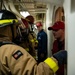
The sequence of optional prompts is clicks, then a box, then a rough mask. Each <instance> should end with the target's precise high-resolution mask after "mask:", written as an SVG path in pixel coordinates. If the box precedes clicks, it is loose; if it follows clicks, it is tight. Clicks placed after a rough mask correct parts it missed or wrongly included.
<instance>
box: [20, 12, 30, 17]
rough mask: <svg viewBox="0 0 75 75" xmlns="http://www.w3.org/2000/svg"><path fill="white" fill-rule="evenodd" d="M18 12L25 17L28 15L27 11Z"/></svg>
mask: <svg viewBox="0 0 75 75" xmlns="http://www.w3.org/2000/svg"><path fill="white" fill-rule="evenodd" d="M20 14H21V15H22V16H24V17H27V16H28V15H30V14H29V12H27V11H21V12H20Z"/></svg>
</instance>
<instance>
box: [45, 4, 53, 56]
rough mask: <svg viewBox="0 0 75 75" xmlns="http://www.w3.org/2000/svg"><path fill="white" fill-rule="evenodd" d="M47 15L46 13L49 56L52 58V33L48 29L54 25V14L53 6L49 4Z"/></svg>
mask: <svg viewBox="0 0 75 75" xmlns="http://www.w3.org/2000/svg"><path fill="white" fill-rule="evenodd" d="M47 8H48V10H47V13H46V30H47V35H48V56H51V49H52V40H51V39H52V32H51V31H49V30H48V27H49V26H51V25H52V14H53V4H50V3H49V4H47Z"/></svg>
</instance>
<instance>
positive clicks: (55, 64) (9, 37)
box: [0, 10, 67, 75]
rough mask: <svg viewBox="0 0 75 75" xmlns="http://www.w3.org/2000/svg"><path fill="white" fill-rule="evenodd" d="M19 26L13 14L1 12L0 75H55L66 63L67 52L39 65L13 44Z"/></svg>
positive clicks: (6, 11) (60, 53) (62, 52)
mask: <svg viewBox="0 0 75 75" xmlns="http://www.w3.org/2000/svg"><path fill="white" fill-rule="evenodd" d="M18 25H19V24H18V20H17V18H16V16H15V15H14V14H13V13H12V12H10V11H8V10H0V75H53V74H54V73H55V72H56V71H57V70H58V68H59V65H61V64H65V63H66V59H67V52H66V51H65V50H63V51H60V52H58V53H56V54H54V55H53V56H52V57H49V58H47V59H46V60H45V61H44V62H41V63H39V65H37V62H36V61H35V59H34V58H33V57H32V56H31V55H30V54H29V53H28V52H27V51H26V50H25V49H24V48H22V47H20V46H18V45H16V44H15V43H13V42H12V41H13V40H14V38H15V37H16V34H17V32H16V26H18Z"/></svg>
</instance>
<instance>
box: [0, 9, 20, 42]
mask: <svg viewBox="0 0 75 75" xmlns="http://www.w3.org/2000/svg"><path fill="white" fill-rule="evenodd" d="M18 24H19V23H18V20H17V18H16V16H15V15H14V14H13V13H12V12H10V11H8V10H0V35H3V36H6V37H9V39H10V40H11V41H12V40H13V38H15V37H16V36H17V33H16V27H17V25H18Z"/></svg>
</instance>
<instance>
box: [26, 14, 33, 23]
mask: <svg viewBox="0 0 75 75" xmlns="http://www.w3.org/2000/svg"><path fill="white" fill-rule="evenodd" d="M25 19H26V20H27V21H28V22H29V23H30V24H33V23H34V17H33V16H31V15H29V16H27V17H26V18H25Z"/></svg>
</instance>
